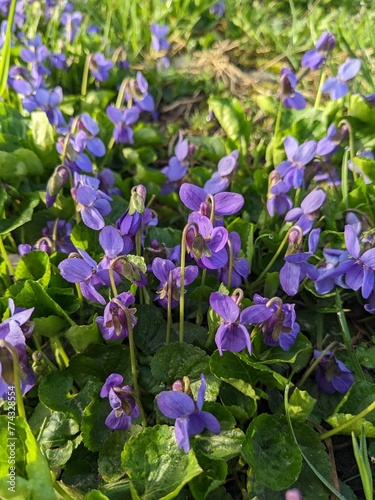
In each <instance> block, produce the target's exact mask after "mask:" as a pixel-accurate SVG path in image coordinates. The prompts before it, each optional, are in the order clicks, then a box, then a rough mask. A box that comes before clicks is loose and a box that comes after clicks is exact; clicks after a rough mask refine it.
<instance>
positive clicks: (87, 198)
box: [75, 186, 97, 207]
mask: <svg viewBox="0 0 375 500" xmlns="http://www.w3.org/2000/svg"><path fill="white" fill-rule="evenodd" d="M75 196H76V199H77V201H78V203H81V204H82V205H84V206H85V207H90V206H91V205H92V204H93V203H94V201H95V200H96V198H97V194H96V191H95V189H93V188H92V187H90V186H80V187H79V188H78V189H77V190H76V192H75Z"/></svg>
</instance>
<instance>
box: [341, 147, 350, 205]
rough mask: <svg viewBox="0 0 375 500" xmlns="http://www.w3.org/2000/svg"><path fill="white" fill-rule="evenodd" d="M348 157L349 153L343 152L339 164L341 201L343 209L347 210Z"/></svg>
mask: <svg viewBox="0 0 375 500" xmlns="http://www.w3.org/2000/svg"><path fill="white" fill-rule="evenodd" d="M348 157H349V151H345V152H344V156H343V157H342V164H341V193H342V201H343V203H344V205H345V208H346V209H348V208H349V203H348V193H349V189H348Z"/></svg>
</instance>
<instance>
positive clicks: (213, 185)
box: [204, 172, 229, 194]
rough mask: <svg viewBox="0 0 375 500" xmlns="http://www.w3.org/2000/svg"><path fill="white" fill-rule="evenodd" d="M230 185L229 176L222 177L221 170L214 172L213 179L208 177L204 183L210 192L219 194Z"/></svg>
mask: <svg viewBox="0 0 375 500" xmlns="http://www.w3.org/2000/svg"><path fill="white" fill-rule="evenodd" d="M228 186H229V178H228V177H221V176H220V174H219V172H215V173H213V174H212V177H211V179H208V181H207V182H205V184H204V189H205V191H206V192H207V193H208V194H217V193H221V192H222V191H225V190H226V189H227V188H228Z"/></svg>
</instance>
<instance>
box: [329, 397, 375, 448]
mask: <svg viewBox="0 0 375 500" xmlns="http://www.w3.org/2000/svg"><path fill="white" fill-rule="evenodd" d="M373 410H375V401H373V402H372V403H371V404H370V405H369V406H368V407H367V408H365V409H364V410H363V411H361V413H358V415H355V417H353V418H351V419H350V420H348V421H347V422H345V423H343V424H341V425H339V427H336V428H335V429H331V430H330V431H328V432H325V433H324V434H322V435H321V436H320V439H322V440H323V439H327V438H329V437H331V436H334V435H335V434H340V433H341V432H342V431H344V430H345V429H348V428H350V427H351V426H352V425H353V424H355V423H356V422H358V420H361V418H363V417H365V416H366V415H368V414H369V413H370V412H372V411H373Z"/></svg>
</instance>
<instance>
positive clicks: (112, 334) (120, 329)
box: [96, 292, 137, 340]
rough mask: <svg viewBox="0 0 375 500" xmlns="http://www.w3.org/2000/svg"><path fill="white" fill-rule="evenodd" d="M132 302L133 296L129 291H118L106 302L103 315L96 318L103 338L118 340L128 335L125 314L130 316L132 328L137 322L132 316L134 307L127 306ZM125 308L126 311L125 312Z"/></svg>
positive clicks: (134, 310) (134, 311) (133, 300)
mask: <svg viewBox="0 0 375 500" xmlns="http://www.w3.org/2000/svg"><path fill="white" fill-rule="evenodd" d="M134 302H135V297H134V295H132V294H131V293H130V292H123V293H120V294H119V295H117V297H114V298H113V299H112V300H110V301H109V302H108V304H107V305H106V306H105V309H104V315H103V316H98V317H97V318H96V322H97V324H98V327H99V330H100V333H101V334H102V336H103V338H105V339H106V340H118V339H125V338H127V337H128V335H129V330H128V320H127V314H129V316H130V320H131V325H132V328H133V327H134V325H136V323H137V318H136V317H135V316H134V314H135V313H136V309H134V308H131V309H130V308H129V306H130V305H131V304H134ZM125 310H127V311H128V312H127V313H126V311H125Z"/></svg>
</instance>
